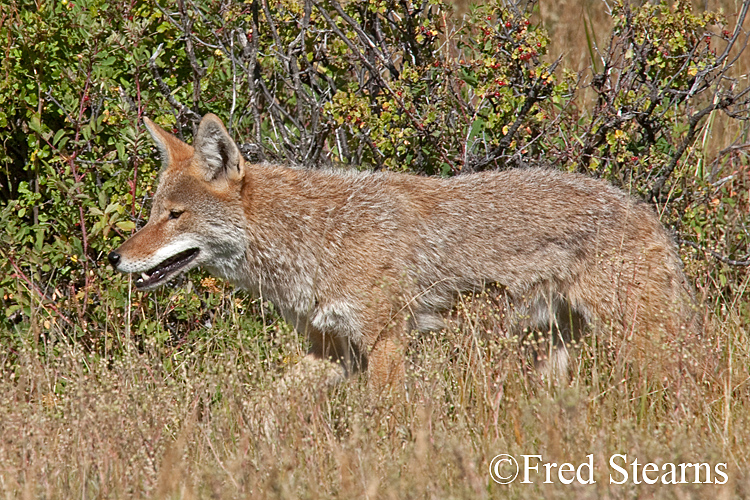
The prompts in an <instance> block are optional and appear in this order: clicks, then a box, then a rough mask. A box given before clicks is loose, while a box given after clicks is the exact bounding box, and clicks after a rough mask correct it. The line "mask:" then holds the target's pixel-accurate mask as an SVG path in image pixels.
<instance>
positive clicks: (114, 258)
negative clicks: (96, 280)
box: [107, 250, 120, 267]
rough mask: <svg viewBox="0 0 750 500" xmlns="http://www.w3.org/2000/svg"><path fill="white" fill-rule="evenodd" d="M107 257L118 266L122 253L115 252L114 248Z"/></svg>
mask: <svg viewBox="0 0 750 500" xmlns="http://www.w3.org/2000/svg"><path fill="white" fill-rule="evenodd" d="M107 259H109V262H110V263H111V264H112V265H113V266H115V267H117V264H119V262H120V254H119V253H117V252H115V251H114V250H113V251H111V252H109V255H107Z"/></svg>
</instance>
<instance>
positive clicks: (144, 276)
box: [141, 273, 149, 281]
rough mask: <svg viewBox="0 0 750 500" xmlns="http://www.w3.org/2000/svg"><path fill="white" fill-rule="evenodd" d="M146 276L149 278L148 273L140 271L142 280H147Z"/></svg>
mask: <svg viewBox="0 0 750 500" xmlns="http://www.w3.org/2000/svg"><path fill="white" fill-rule="evenodd" d="M148 278H149V275H148V274H146V273H141V279H142V280H143V281H148Z"/></svg>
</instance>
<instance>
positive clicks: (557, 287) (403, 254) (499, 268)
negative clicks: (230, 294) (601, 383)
mask: <svg viewBox="0 0 750 500" xmlns="http://www.w3.org/2000/svg"><path fill="white" fill-rule="evenodd" d="M146 124H147V126H148V128H149V130H150V132H151V134H152V136H153V138H154V140H155V141H156V143H157V145H158V146H159V149H160V150H161V153H162V156H163V158H164V161H165V169H164V171H163V172H162V174H161V179H160V182H159V187H158V189H157V192H156V194H155V196H154V206H153V209H152V214H151V218H150V219H149V222H148V224H146V226H145V227H144V228H143V229H142V230H141V231H139V232H138V233H137V234H135V235H134V236H133V237H132V238H131V239H129V240H128V241H126V242H125V243H124V244H123V245H122V246H121V247H120V248H119V249H118V250H116V251H114V252H112V253H111V254H110V260H111V261H112V263H113V265H115V266H116V267H117V268H118V269H119V270H121V271H125V272H133V273H141V278H139V279H138V280H137V281H136V285H137V286H138V287H139V288H143V289H150V288H155V287H158V286H160V285H162V284H164V283H166V282H167V281H169V280H170V279H172V278H174V277H175V276H177V275H179V274H181V273H183V272H185V271H187V270H188V269H191V268H193V267H196V266H198V265H201V266H203V267H205V268H206V269H207V270H208V271H209V272H211V273H212V274H215V275H217V276H220V277H223V278H225V279H228V280H229V281H231V282H234V283H236V284H237V285H239V286H241V287H243V288H246V289H249V290H252V291H254V292H255V293H258V294H262V295H263V296H264V297H266V298H268V299H270V300H271V301H272V302H274V303H275V305H276V306H277V307H278V308H279V310H280V311H281V312H282V314H283V315H284V317H285V318H286V319H287V320H288V321H290V322H291V323H292V324H293V325H294V326H295V328H297V329H298V330H299V331H301V332H303V333H305V334H307V336H308V338H309V339H310V343H311V349H310V352H311V354H313V355H315V356H318V357H331V358H333V359H334V360H336V361H338V362H340V363H341V364H342V366H343V367H344V369H345V370H346V372H347V373H350V372H353V371H358V370H361V369H367V371H368V374H369V376H370V380H371V383H373V384H374V385H376V386H381V385H384V384H387V383H389V382H393V381H394V380H397V379H398V378H399V377H400V376H401V375H402V372H403V353H402V350H403V338H404V333H405V332H407V331H408V330H410V329H413V328H417V329H422V330H428V329H437V328H440V327H441V326H442V319H441V318H442V315H443V314H444V313H445V312H447V311H448V310H450V308H451V307H452V306H453V304H454V302H455V300H456V298H457V296H458V295H459V294H460V293H462V292H476V291H480V290H482V289H484V288H485V287H492V288H493V289H495V290H500V291H501V293H502V294H503V295H504V297H505V298H506V303H507V306H508V311H506V314H505V318H506V320H505V323H504V325H503V329H504V331H505V332H506V333H508V334H519V335H523V334H524V332H529V331H538V332H542V333H547V334H550V335H551V337H552V338H553V344H555V345H556V346H557V349H556V351H555V352H556V353H557V354H556V355H555V359H554V361H555V362H556V363H557V368H558V369H562V367H563V366H564V362H565V360H566V356H567V355H566V350H565V346H564V343H565V341H567V340H569V339H571V338H572V337H574V336H575V335H576V334H577V333H578V332H577V330H579V329H581V328H582V327H584V326H585V325H593V326H594V329H599V328H604V327H605V326H609V327H611V328H614V329H615V330H618V331H622V332H629V331H633V332H638V333H639V334H641V335H642V336H644V335H645V336H648V335H651V334H654V333H658V332H663V333H666V334H671V335H679V334H680V332H682V331H684V330H685V329H688V330H689V329H694V328H695V314H694V312H693V298H692V293H691V287H690V285H689V284H688V282H687V280H686V278H685V276H684V274H683V271H682V265H681V262H680V259H679V257H678V255H677V251H676V248H675V245H674V243H673V242H672V240H671V238H670V237H669V236H668V234H667V233H666V231H665V230H664V228H663V226H662V225H661V223H660V222H659V220H658V219H657V218H656V216H655V215H654V213H653V212H652V211H651V209H650V208H649V207H648V206H647V205H645V204H643V203H639V202H637V201H635V200H634V199H633V198H632V197H630V196H628V195H627V194H625V193H623V192H622V191H620V190H618V189H616V188H614V187H612V186H610V185H608V184H606V183H605V182H602V181H599V180H594V179H590V178H586V177H584V176H581V175H576V174H570V173H562V172H557V171H552V170H541V169H528V170H509V171H505V172H495V173H482V174H473V175H465V176H459V177H457V178H453V179H438V178H425V177H417V176H411V175H406V174H396V173H356V174H355V173H340V172H333V171H314V170H297V169H291V168H286V167H281V166H273V165H266V164H262V165H249V164H245V162H244V160H243V159H242V157H241V155H240V153H239V150H238V149H237V146H236V145H235V144H234V142H233V141H232V140H231V138H230V137H229V135H228V134H227V132H226V129H225V128H224V126H223V125H222V123H221V122H220V121H219V119H218V118H216V117H215V116H213V115H207V116H206V117H205V118H204V119H203V121H202V122H201V124H200V127H199V130H198V133H197V135H196V138H195V142H194V148H193V147H191V146H188V145H187V144H185V143H183V142H181V141H179V140H178V139H177V138H175V137H174V136H172V135H171V134H168V133H166V132H164V131H163V130H161V129H160V128H159V127H157V126H156V125H154V124H153V123H152V122H150V121H148V120H146Z"/></svg>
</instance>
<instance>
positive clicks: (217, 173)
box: [193, 114, 245, 180]
mask: <svg viewBox="0 0 750 500" xmlns="http://www.w3.org/2000/svg"><path fill="white" fill-rule="evenodd" d="M193 146H194V147H195V155H196V157H198V160H199V161H201V162H202V164H203V165H202V166H203V168H205V170H206V172H205V174H206V180H214V179H218V178H220V177H225V178H226V179H229V180H238V179H241V178H242V174H243V168H244V163H245V162H244V160H243V159H242V155H241V154H240V150H239V149H238V148H237V145H236V144H235V143H234V141H233V140H232V138H231V137H229V132H227V129H226V128H224V124H223V123H221V120H220V119H219V117H218V116H216V115H212V114H207V115H206V116H204V117H203V119H202V120H201V123H200V125H198V133H197V134H196V135H195V140H194V141H193Z"/></svg>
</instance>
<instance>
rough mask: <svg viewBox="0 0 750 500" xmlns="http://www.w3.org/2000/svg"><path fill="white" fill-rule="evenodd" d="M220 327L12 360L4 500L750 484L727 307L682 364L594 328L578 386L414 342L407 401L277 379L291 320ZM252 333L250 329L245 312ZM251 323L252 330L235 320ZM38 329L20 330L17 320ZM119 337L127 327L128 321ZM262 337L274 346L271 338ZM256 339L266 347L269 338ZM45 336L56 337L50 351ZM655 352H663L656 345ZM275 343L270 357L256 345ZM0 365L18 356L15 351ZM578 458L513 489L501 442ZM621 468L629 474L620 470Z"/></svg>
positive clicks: (498, 360) (468, 347) (739, 492)
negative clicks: (648, 358)
mask: <svg viewBox="0 0 750 500" xmlns="http://www.w3.org/2000/svg"><path fill="white" fill-rule="evenodd" d="M216 320H217V324H216V326H214V327H213V328H212V329H211V330H210V335H211V336H210V337H207V336H201V337H199V338H196V339H194V340H193V341H191V342H189V343H187V344H183V345H182V347H181V348H180V349H178V350H175V349H173V348H166V347H163V346H162V347H159V346H156V345H146V346H145V347H144V348H143V349H142V350H141V352H138V351H137V350H136V349H135V348H132V349H131V350H130V351H129V352H125V353H123V355H122V356H117V357H115V358H114V360H109V361H108V360H104V359H97V357H95V356H93V355H90V354H86V353H84V352H82V351H81V350H80V348H79V347H77V346H76V345H75V344H69V343H65V342H58V343H57V344H56V345H55V348H54V350H55V351H56V354H54V355H49V356H47V357H46V358H41V357H40V356H38V355H37V354H33V353H34V352H36V351H35V349H34V348H33V347H32V346H31V345H29V346H28V349H27V350H24V351H22V352H18V353H15V356H16V357H15V359H14V362H13V369H7V368H6V369H5V370H3V372H2V378H1V379H0V398H2V401H1V402H0V411H2V412H3V414H2V415H0V421H2V423H3V425H2V431H1V434H0V495H2V497H3V498H19V497H23V498H123V497H128V498H131V497H133V498H495V497H508V498H529V497H541V498H637V497H638V498H639V497H645V498H706V497H708V496H716V497H718V498H740V497H745V496H747V495H748V493H749V492H750V475H748V473H747V470H748V464H750V460H749V458H750V451H749V450H750V447H749V446H748V444H749V443H747V438H748V435H747V432H746V431H745V429H747V428H748V424H750V422H748V415H750V396H749V395H748V390H747V389H748V388H747V385H746V384H747V380H748V377H749V374H748V367H749V366H750V356H749V355H748V347H747V346H749V345H750V339H748V338H747V333H746V331H744V330H743V329H742V328H741V325H739V324H737V321H738V320H737V318H736V317H734V316H733V310H732V309H727V312H726V314H725V315H724V316H723V317H718V318H715V319H713V320H712V322H711V323H712V325H711V326H712V328H713V329H714V330H715V331H714V333H713V334H707V335H706V337H705V338H704V341H703V342H702V343H698V344H697V345H696V344H693V345H691V346H689V348H688V349H684V350H683V351H682V358H683V359H682V362H684V363H685V365H689V367H690V369H689V370H685V371H684V374H683V376H680V377H679V378H675V377H674V373H671V372H670V371H669V370H671V369H672V368H665V366H666V367H674V366H676V364H675V363H674V361H677V359H675V358H679V357H680V351H675V350H673V349H670V350H669V351H666V350H663V351H664V354H665V356H668V357H671V358H672V361H673V362H672V363H666V364H664V365H662V366H657V365H654V364H649V365H644V364H643V363H641V361H642V359H641V357H640V356H641V354H640V353H638V352H637V351H635V350H631V351H628V350H627V349H626V347H627V342H618V341H617V340H616V339H615V341H614V343H609V344H608V345H607V347H604V343H602V342H601V341H600V340H601V337H597V338H594V337H591V338H588V339H586V341H585V342H584V343H583V344H582V345H581V348H580V349H579V350H578V354H577V355H576V356H575V360H576V366H577V371H576V373H577V375H576V376H574V377H573V379H572V380H571V382H570V384H560V385H559V386H555V385H551V384H548V383H545V382H544V381H542V380H541V379H540V377H539V376H538V375H537V374H535V373H534V372H533V371H531V370H528V368H529V366H528V365H529V363H528V359H526V357H525V356H523V355H522V354H521V352H522V350H520V349H519V346H518V345H517V344H516V343H515V342H513V341H512V340H502V339H497V338H494V339H492V338H491V339H489V340H487V339H485V340H481V337H480V336H477V335H471V334H466V333H464V332H466V331H467V330H468V329H469V327H468V326H466V325H464V326H463V327H462V329H460V330H451V329H449V330H447V331H446V332H444V333H442V334H435V335H427V336H422V337H419V338H415V339H414V341H413V342H412V347H411V349H410V351H409V352H410V363H409V366H410V369H409V375H408V401H403V400H401V399H398V398H395V399H389V398H387V397H386V398H374V397H372V396H371V395H369V394H368V393H367V390H366V385H365V384H364V383H363V381H360V380H352V381H349V382H347V383H345V384H341V385H338V386H334V387H329V386H327V385H326V384H325V383H324V382H323V381H322V378H320V377H315V376H313V375H311V376H309V377H307V378H308V380H306V381H305V382H304V383H301V384H296V385H294V384H281V383H279V380H280V379H282V378H283V373H284V372H285V371H286V370H287V369H286V368H280V365H283V364H284V363H283V362H282V363H279V360H283V359H285V357H286V358H289V357H290V356H291V357H295V356H297V355H299V352H300V342H299V340H298V338H297V337H296V335H295V334H294V333H292V332H290V331H288V330H287V329H285V328H281V329H278V330H277V331H275V332H274V334H273V335H269V332H265V333H264V332H262V331H259V330H257V329H256V330H255V331H245V332H242V330H241V329H238V328H237V326H236V325H234V324H233V323H234V321H235V318H233V314H232V311H226V312H224V313H219V316H218V317H217V318H216ZM239 326H240V327H243V326H244V327H251V328H252V325H251V324H250V323H249V322H246V321H243V320H241V321H240V325H239ZM240 332H242V333H240ZM18 333H19V334H20V335H22V336H26V335H25V334H24V332H18ZM120 333H122V332H120ZM269 339H270V340H269ZM260 342H264V343H266V344H265V345H263V346H262V349H261V346H260V345H259V343H260ZM51 345H52V342H51V341H50V347H51ZM653 348H654V349H656V350H659V349H660V348H661V346H659V345H654V346H653ZM261 350H264V351H265V352H266V355H265V356H263V357H261V356H259V354H258V353H259V352H260V351H261ZM5 365H6V367H8V366H10V362H9V361H6V363H5ZM500 453H509V454H513V455H515V456H518V457H519V460H520V455H521V454H540V455H542V456H543V457H544V460H545V461H554V462H558V463H560V462H573V463H576V464H577V463H581V462H584V461H586V459H587V455H589V454H593V456H594V458H593V462H594V465H595V470H594V477H595V479H596V481H597V483H596V484H593V485H578V484H575V483H574V484H572V485H562V484H560V483H559V482H558V481H555V484H543V478H539V479H537V480H536V482H535V483H534V484H530V485H523V484H513V485H511V486H501V485H498V484H495V483H494V482H493V481H492V480H491V479H490V477H489V473H488V466H489V462H490V460H491V459H492V457H494V456H495V455H497V454H500ZM615 453H624V454H627V455H628V456H629V457H631V460H632V458H633V457H635V458H638V460H639V462H640V463H641V464H643V463H645V462H649V461H654V462H657V463H660V464H661V463H665V462H672V463H684V462H708V463H711V464H715V463H718V462H726V463H727V464H728V476H729V479H730V481H729V482H728V483H727V484H726V485H714V484H680V485H654V486H649V485H643V484H642V485H638V486H636V485H633V484H632V482H628V483H627V484H625V485H622V486H619V485H611V484H609V475H610V473H612V472H613V470H612V469H611V468H610V467H609V463H608V460H609V457H610V456H611V455H613V454H615ZM615 477H618V476H615Z"/></svg>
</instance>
